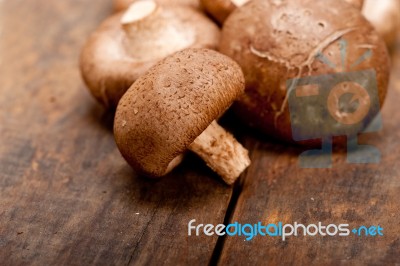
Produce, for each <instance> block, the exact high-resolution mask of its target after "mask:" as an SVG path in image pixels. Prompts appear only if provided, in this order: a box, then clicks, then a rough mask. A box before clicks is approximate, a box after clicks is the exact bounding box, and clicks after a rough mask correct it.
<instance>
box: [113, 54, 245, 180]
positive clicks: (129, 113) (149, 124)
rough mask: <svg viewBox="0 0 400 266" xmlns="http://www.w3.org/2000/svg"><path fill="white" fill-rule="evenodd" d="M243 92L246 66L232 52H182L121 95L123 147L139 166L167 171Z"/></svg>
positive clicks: (118, 135) (149, 171) (117, 130)
mask: <svg viewBox="0 0 400 266" xmlns="http://www.w3.org/2000/svg"><path fill="white" fill-rule="evenodd" d="M243 91H244V77H243V74H242V71H241V69H240V67H239V66H238V65H237V64H236V63H235V62H234V61H233V60H232V59H230V58H228V57H227V56H224V55H222V54H220V53H218V52H215V51H212V50H208V49H186V50H183V51H181V52H177V53H175V54H174V55H171V56H169V57H167V58H165V59H164V60H162V61H161V62H159V63H157V64H156V65H155V66H154V67H152V68H151V69H150V70H149V71H148V72H147V73H146V74H145V75H143V76H141V77H140V78H139V79H138V80H137V81H136V82H135V83H134V84H133V85H132V86H131V87H130V88H129V90H128V91H127V92H126V93H125V95H124V96H123V97H122V99H121V100H120V102H119V104H118V107H117V111H116V115H115V121H114V136H115V140H116V143H117V146H118V148H119V150H120V152H121V154H122V155H123V157H124V158H125V159H126V161H127V162H128V163H129V164H130V165H131V166H132V167H133V168H134V169H135V170H136V171H138V172H140V173H142V174H145V175H147V176H150V177H160V176H163V175H165V174H166V171H167V169H168V165H169V164H170V163H171V162H172V161H173V160H174V159H175V158H177V157H178V156H180V155H181V154H182V153H184V152H185V151H186V150H187V149H188V146H189V145H190V144H191V143H192V142H193V141H194V140H195V139H196V138H197V137H198V136H199V135H200V134H201V133H202V132H203V131H204V130H205V129H206V128H207V127H208V126H209V125H210V124H211V122H212V121H214V120H215V119H217V118H218V117H220V116H221V115H222V114H223V113H224V112H225V111H226V110H227V109H228V108H229V107H230V106H231V104H232V103H233V102H234V100H235V99H237V98H238V97H239V96H240V95H241V94H242V93H243Z"/></svg>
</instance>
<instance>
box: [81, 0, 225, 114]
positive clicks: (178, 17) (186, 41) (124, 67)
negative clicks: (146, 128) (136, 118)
mask: <svg viewBox="0 0 400 266" xmlns="http://www.w3.org/2000/svg"><path fill="white" fill-rule="evenodd" d="M219 37H220V31H219V28H218V27H217V26H216V25H215V24H214V23H213V22H212V21H211V20H210V19H209V18H207V17H206V16H205V15H203V14H201V13H200V12H198V11H196V10H194V9H193V8H190V7H182V6H176V7H175V6H174V7H172V6H160V5H158V4H157V3H156V2H154V1H150V0H149V1H138V2H135V3H133V4H132V5H131V6H130V8H129V9H128V10H127V11H126V12H123V13H119V14H116V15H113V16H111V17H110V18H108V19H106V21H104V23H103V24H102V25H100V27H99V28H98V29H97V30H96V31H95V32H94V33H93V34H92V36H91V37H90V38H89V40H88V42H87V43H86V45H85V47H84V48H83V51H82V54H81V59H80V68H81V72H82V76H83V79H84V81H85V83H86V84H87V87H88V88H89V89H90V92H91V93H92V94H93V96H94V97H95V98H96V99H97V100H98V101H99V102H100V103H102V104H103V105H104V106H106V107H111V108H115V107H116V106H117V104H118V101H119V99H120V98H121V97H122V95H123V94H124V93H125V91H126V90H127V89H128V88H129V87H130V86H131V85H132V84H133V82H135V80H136V79H137V78H138V77H140V76H141V75H143V74H144V73H145V72H146V71H147V70H148V69H149V68H150V67H151V66H153V65H154V64H155V63H157V62H158V61H159V60H161V59H163V58H164V57H166V56H168V55H170V54H173V53H175V52H177V51H179V50H183V49H186V48H190V47H194V48H210V49H216V47H217V45H218V42H219Z"/></svg>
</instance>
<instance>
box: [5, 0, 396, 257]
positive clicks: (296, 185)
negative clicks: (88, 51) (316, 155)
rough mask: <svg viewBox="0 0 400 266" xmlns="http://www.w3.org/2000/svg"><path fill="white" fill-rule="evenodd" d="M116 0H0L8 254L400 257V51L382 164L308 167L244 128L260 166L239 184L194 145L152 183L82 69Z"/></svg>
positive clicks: (381, 140) (376, 138)
mask: <svg viewBox="0 0 400 266" xmlns="http://www.w3.org/2000/svg"><path fill="white" fill-rule="evenodd" d="M110 2H111V1H109V0H97V1H88V0H86V1H83V0H68V1H44V0H26V1H21V0H13V1H11V0H5V1H4V0H3V1H0V85H1V86H0V92H1V96H0V135H1V145H0V265H24V264H32V265H87V264H99V265H114V264H117V265H121V264H155V265H160V264H166V265H175V264H191V265H204V264H208V263H210V264H216V263H219V264H220V265H227V264H235V265H246V264H248V265H252V264H266V263H269V264H271V265H274V264H278V263H287V264H299V265H300V264H317V265H321V264H331V265H336V264H353V265H354V264H369V265H379V264H382V265H384V264H386V265H390V264H395V263H397V264H399V263H400V238H399V234H400V208H399V205H400V164H399V163H398V161H399V160H400V145H399V144H400V124H399V121H400V112H399V111H398V103H399V101H400V54H398V55H397V56H395V57H394V65H395V66H394V69H393V75H392V80H391V85H390V93H389V95H388V98H387V102H386V105H385V107H384V110H383V119H384V129H383V131H381V132H379V133H377V134H371V135H370V137H369V138H368V142H369V143H371V144H374V145H376V146H377V147H378V148H379V149H380V150H381V151H382V155H383V157H382V161H381V163H380V164H378V165H348V164H346V162H345V153H342V152H337V153H335V156H334V167H333V168H332V169H320V170H312V169H301V168H299V167H298V165H297V156H298V154H299V153H300V152H301V149H300V148H294V147H288V146H285V145H282V144H276V143H274V142H273V141H271V140H267V139H265V138H263V137H262V136H258V135H255V134H253V133H250V135H249V134H246V136H244V134H242V133H243V132H239V134H238V135H239V138H240V139H241V140H242V141H243V143H244V145H245V146H246V147H247V148H248V149H249V150H250V155H251V159H252V162H253V163H252V165H251V167H250V168H249V169H248V170H247V171H246V172H245V174H244V175H243V176H242V177H241V180H240V182H238V183H237V184H236V185H235V186H234V187H228V186H226V185H224V184H223V183H222V182H221V181H220V180H219V179H218V177H217V176H216V175H215V174H214V173H212V172H211V171H210V170H209V169H207V167H205V165H204V164H203V162H201V161H200V160H199V159H198V158H197V157H195V156H193V155H190V156H188V158H186V159H185V161H184V163H183V164H182V165H181V166H179V167H178V168H177V169H176V170H175V171H174V172H173V173H172V174H170V175H169V176H168V177H166V178H164V179H162V180H159V181H151V180H147V179H144V178H142V177H139V176H137V175H136V174H135V173H134V172H133V171H132V170H131V169H130V167H129V166H128V165H127V164H126V163H125V161H124V160H123V159H122V158H121V156H120V154H119V152H118V150H117V148H116V146H115V144H114V140H113V136H112V115H111V114H108V113H105V112H104V111H103V109H102V108H101V107H100V106H99V105H98V104H97V103H96V102H95V101H94V100H93V99H92V98H91V97H90V95H89V94H88V92H87V90H86V88H85V86H84V84H83V82H82V80H81V78H80V74H79V70H78V56H79V52H80V48H81V47H82V45H83V43H84V42H85V40H86V38H87V36H88V34H89V33H90V32H91V31H93V30H94V29H95V28H96V27H97V25H98V24H99V23H100V22H101V20H102V19H104V18H105V17H106V16H107V15H109V14H110V12H111V3H110ZM398 46H399V47H398V48H400V44H399V45H398ZM399 50H400V49H399ZM228 120H229V119H228ZM228 124H229V121H228ZM192 219H196V223H197V224H198V223H210V224H215V225H216V224H219V223H223V222H225V223H230V222H234V221H239V222H241V223H254V222H257V221H269V222H277V221H282V222H290V223H293V222H295V221H297V222H302V223H306V224H308V223H314V222H317V221H321V222H323V223H349V224H351V225H361V224H366V225H377V224H379V225H381V226H382V227H383V228H384V236H382V237H356V236H349V237H321V236H316V237H291V238H289V239H287V240H286V241H282V240H280V239H279V238H276V237H256V238H254V239H253V240H251V241H244V238H243V237H220V238H218V237H216V236H212V237H208V236H204V235H202V236H198V237H196V236H191V237H189V236H188V233H187V226H188V222H189V221H190V220H192Z"/></svg>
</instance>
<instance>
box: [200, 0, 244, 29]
mask: <svg viewBox="0 0 400 266" xmlns="http://www.w3.org/2000/svg"><path fill="white" fill-rule="evenodd" d="M249 1H250V0H201V3H202V5H203V7H204V8H205V10H206V11H207V13H209V14H210V15H211V16H212V17H213V18H214V19H216V20H217V21H218V22H219V23H220V24H221V25H222V24H223V23H224V21H225V19H226V18H227V17H228V16H229V15H230V14H231V13H232V12H233V11H234V10H235V9H236V8H237V7H241V6H243V5H244V4H246V3H247V2H249Z"/></svg>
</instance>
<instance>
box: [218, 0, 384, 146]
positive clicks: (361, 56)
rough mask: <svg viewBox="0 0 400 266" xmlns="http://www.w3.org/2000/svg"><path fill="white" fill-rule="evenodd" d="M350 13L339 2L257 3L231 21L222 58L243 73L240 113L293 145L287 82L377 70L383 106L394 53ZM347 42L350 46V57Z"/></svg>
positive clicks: (224, 32)
mask: <svg viewBox="0 0 400 266" xmlns="http://www.w3.org/2000/svg"><path fill="white" fill-rule="evenodd" d="M349 7H350V6H349V4H348V3H346V2H345V1H336V0H324V1H310V0H296V1H295V0H287V1H252V2H250V3H249V4H247V5H245V6H243V7H241V8H239V9H237V10H236V11H235V12H234V13H233V14H232V15H231V16H229V18H228V19H227V20H226V21H225V23H224V27H223V30H222V36H221V45H220V52H221V53H223V54H225V55H228V56H229V57H231V58H233V59H234V60H235V61H236V62H238V63H239V65H240V66H241V67H242V70H243V73H244V76H245V80H246V91H245V94H244V95H243V96H242V97H241V98H240V99H239V101H238V103H237V104H236V105H235V107H234V109H235V111H236V113H237V115H238V116H239V117H240V118H242V120H243V121H244V122H245V123H247V124H249V125H250V126H253V127H255V128H258V129H260V130H261V131H263V132H265V133H266V134H268V135H272V136H274V137H277V138H280V139H283V140H286V141H293V138H292V127H291V125H292V124H291V118H290V113H289V108H288V103H289V101H288V95H289V94H288V93H287V92H288V87H287V82H288V81H289V80H292V79H295V78H303V77H311V76H319V75H324V74H327V75H328V74H334V73H342V72H353V71H361V70H365V69H373V70H374V71H375V72H376V81H377V86H378V95H379V99H378V101H379V102H380V106H382V104H383V101H384V98H385V95H386V92H387V86H388V79H389V72H390V71H389V70H390V69H389V58H388V52H387V49H386V46H385V44H384V42H383V40H382V39H381V38H380V37H379V36H378V33H377V32H376V31H375V30H374V29H373V27H372V26H371V25H370V23H368V21H366V19H365V18H364V17H363V16H362V14H361V13H360V12H359V11H358V10H356V9H355V8H349ZM342 41H347V43H348V45H347V47H346V49H344V51H345V52H344V53H342V52H341V49H340V46H341V43H342ZM369 51H371V52H372V56H370V57H368V56H367V55H369V54H371V53H368V52H369ZM318 55H324V58H325V59H327V60H326V62H325V63H324V60H322V59H321V60H319V59H318ZM320 58H322V57H320ZM329 62H331V64H329ZM326 63H328V64H326ZM363 82H366V81H363ZM311 91H312V90H311ZM315 91H317V92H318V90H315Z"/></svg>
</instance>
